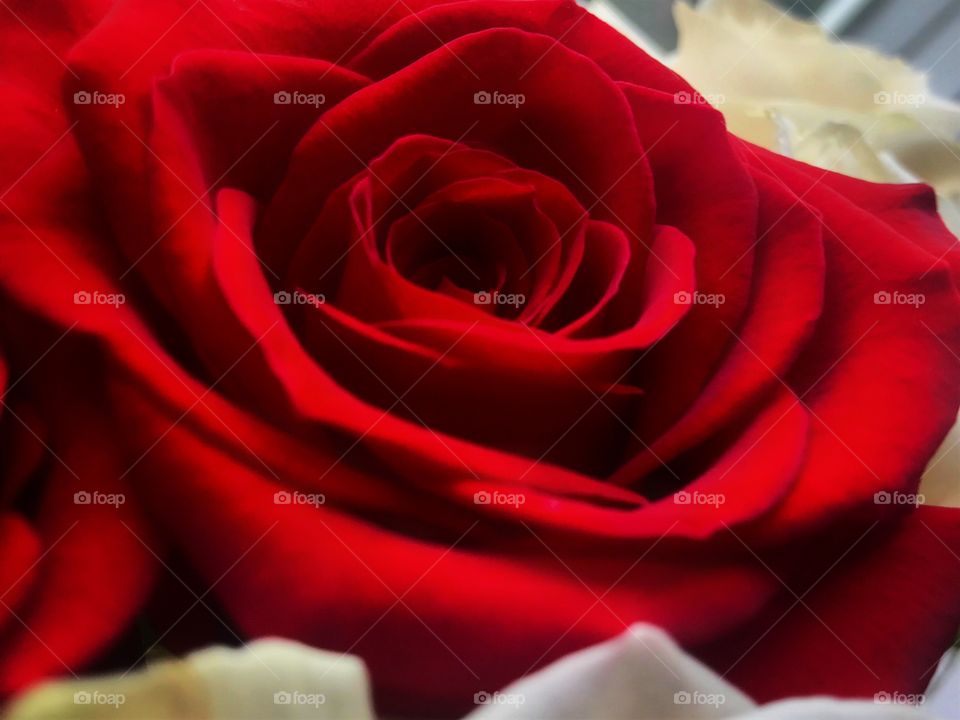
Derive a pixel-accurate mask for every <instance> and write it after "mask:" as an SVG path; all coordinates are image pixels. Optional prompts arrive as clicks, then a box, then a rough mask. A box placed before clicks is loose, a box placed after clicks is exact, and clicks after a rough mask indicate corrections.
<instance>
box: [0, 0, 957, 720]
mask: <svg viewBox="0 0 960 720" xmlns="http://www.w3.org/2000/svg"><path fill="white" fill-rule="evenodd" d="M0 17H2V25H0V27H2V33H3V36H2V45H0V47H2V48H3V55H2V58H3V59H2V64H3V71H4V73H3V76H4V78H5V79H4V83H3V86H2V87H3V93H4V100H5V102H4V108H5V112H4V114H3V118H2V122H3V124H4V126H3V130H4V132H3V133H2V134H0V138H2V140H0V142H2V143H3V154H2V165H0V167H2V173H3V184H2V187H3V188H4V189H3V191H2V193H3V194H2V201H3V204H2V206H0V218H2V222H3V232H2V235H0V247H2V252H3V256H2V262H0V290H2V293H3V298H4V304H3V308H4V313H3V316H2V317H3V325H2V335H0V341H2V343H0V347H2V355H3V366H4V370H5V377H6V391H5V395H4V407H3V415H2V423H3V426H2V441H3V443H4V448H5V452H4V454H3V462H4V470H3V475H2V486H0V487H2V489H3V503H4V505H3V508H4V512H3V515H2V520H0V533H2V538H3V547H4V553H3V556H2V558H3V559H2V562H0V581H2V582H0V596H2V600H3V604H2V606H0V610H2V611H3V612H2V614H0V621H2V628H0V631H2V633H3V636H2V642H0V691H2V692H3V693H4V694H6V695H9V694H12V693H14V692H16V691H18V690H21V689H23V688H25V687H26V686H28V685H30V684H32V683H34V682H36V681H37V680H39V679H42V678H44V677H47V676H50V675H54V674H65V673H67V672H68V671H70V672H80V671H83V670H86V669H89V668H102V667H104V666H108V667H110V668H112V669H117V668H119V669H120V670H123V669H125V668H126V667H129V666H130V665H131V664H132V663H135V662H137V661H138V658H142V657H143V656H146V655H148V654H149V653H150V652H151V650H152V649H153V648H154V647H157V646H160V647H165V648H170V649H174V650H177V651H179V650H185V649H189V648H190V647H195V646H198V645H202V644H206V643H208V642H210V641H211V640H214V639H222V638H224V637H226V638H227V639H228V640H234V641H235V640H237V639H250V638H256V637H261V636H266V635H277V636H281V637H287V638H292V639H296V640H299V641H301V642H304V643H308V644H310V645H313V646H317V647H322V648H328V649H333V650H337V651H343V652H349V653H350V654H353V655H357V656H360V657H361V658H363V660H364V661H365V662H366V663H367V665H368V667H369V669H370V673H371V677H372V683H373V687H374V692H375V694H376V699H377V703H378V709H380V710H381V712H385V713H387V714H400V713H411V714H413V715H418V716H425V715H427V714H442V715H450V716H454V715H456V714H458V713H462V712H463V711H464V709H466V708H469V707H471V706H472V703H473V699H474V696H475V694H476V693H479V692H489V691H491V690H493V689H496V688H500V687H503V686H505V685H506V684H508V683H509V682H511V681H513V680H515V679H516V678H518V677H520V676H521V675H524V674H526V673H528V672H530V671H531V670H533V669H535V668H538V667H541V666H543V665H545V664H546V663H548V662H550V661H551V660H554V659H556V658H558V657H561V656H563V655H565V654H567V653H568V652H571V651H573V650H577V649H579V648H583V647H585V646H587V645H590V644H593V643H596V642H600V641H603V640H606V639H608V638H611V637H613V636H615V635H618V634H620V633H621V632H622V631H623V630H624V629H625V628H627V627H628V626H630V625H631V624H633V623H634V622H646V623H650V624H653V625H657V626H660V627H662V628H664V629H665V630H666V631H667V632H669V633H670V634H671V635H672V636H673V637H675V638H676V639H677V640H678V641H679V642H680V643H681V644H682V645H683V646H684V647H685V648H686V649H687V650H688V651H690V652H691V653H693V654H694V655H695V656H696V657H698V658H700V659H702V660H704V661H705V662H707V663H709V664H710V665H711V666H712V667H713V668H714V669H715V670H716V671H717V672H718V673H719V674H721V675H723V676H725V677H726V679H727V680H729V681H731V682H733V683H734V684H735V685H737V686H739V687H740V688H742V689H743V690H744V691H746V693H747V694H749V695H750V696H752V697H753V698H755V699H757V700H760V701H766V700H770V699H776V698H780V697H786V696H797V695H807V694H813V693H827V694H835V695H841V696H867V697H870V696H873V694H874V693H876V692H881V691H883V692H901V693H916V692H919V691H921V690H922V689H923V688H924V687H925V686H926V684H927V682H928V681H929V677H930V673H931V672H932V670H933V667H934V665H935V663H936V661H937V659H938V658H939V656H940V655H941V654H942V652H943V651H944V650H945V649H946V648H947V647H948V646H949V645H950V643H951V642H952V640H953V638H954V637H955V635H956V631H957V627H958V625H960V590H958V589H960V561H958V559H957V554H956V553H957V551H958V549H960V514H958V512H957V511H955V510H952V509H946V508H937V507H928V506H923V505H922V503H920V502H918V500H919V499H918V498H917V497H916V495H915V494H916V490H917V483H918V480H919V477H920V474H921V472H922V469H923V467H924V465H925V463H926V462H927V460H928V459H929V458H930V456H931V455H932V454H933V452H934V450H935V449H936V447H937V445H938V444H939V442H940V441H941V440H942V439H943V437H944V435H945V434H946V432H947V430H948V429H949V427H950V425H951V423H952V421H953V418H954V417H955V415H956V412H957V408H958V404H960V360H958V357H957V355H958V354H960V297H958V295H957V290H956V284H955V282H956V273H957V270H958V268H960V255H958V252H957V250H956V249H955V248H954V245H955V242H956V241H955V239H954V238H953V237H952V236H951V235H950V234H949V233H948V232H947V230H946V229H945V227H944V226H943V224H942V222H941V221H940V220H939V218H938V216H937V213H936V202H935V197H934V195H933V192H932V191H931V190H930V189H929V188H928V187H926V186H923V185H878V184H872V183H869V182H864V181H861V180H855V179H852V178H849V177H845V176H841V175H837V174H833V173H830V172H828V171H823V170H819V169H816V168H813V167H810V166H807V165H804V164H802V163H800V162H797V161H794V160H789V159H787V158H784V157H781V156H778V155H776V154H773V153H771V152H769V151H767V150H764V149H761V148H759V147H756V146H753V145H750V144H748V143H746V142H744V141H741V140H738V139H737V138H736V137H734V136H731V135H730V134H728V132H727V130H726V128H725V125H724V121H723V119H722V116H721V115H720V114H719V113H718V112H717V111H716V110H714V109H712V108H711V107H710V106H709V105H708V104H707V103H706V102H705V100H704V98H702V97H701V96H699V95H697V94H696V93H695V92H694V91H693V89H692V88H691V87H690V86H689V85H688V84H687V83H686V82H685V81H684V80H683V79H682V78H681V77H679V76H678V75H676V74H675V73H674V72H672V71H671V70H668V69H667V68H665V67H663V66H662V65H661V64H659V63H658V62H656V61H654V60H652V59H651V58H650V57H648V56H647V55H646V54H645V53H643V52H642V51H641V50H639V49H638V48H636V47H635V46H634V45H633V44H631V43H630V42H629V41H627V40H626V39H625V38H623V37H622V36H621V35H619V34H618V33H616V32H615V31H614V30H612V29H611V28H609V27H608V26H606V25H605V24H603V23H602V22H600V21H599V20H597V19H595V18H593V17H592V16H590V15H589V14H587V13H586V12H585V11H584V10H582V9H580V8H579V7H578V6H577V5H575V4H574V3H573V2H565V1H559V0H544V1H540V0H534V1H529V2H516V1H510V2H503V1H496V0H473V1H467V2H452V3H434V2H429V1H427V2H424V1H422V0H417V1H414V0H401V2H398V3H394V4H390V3H388V2H387V1H386V0H364V1H363V2H350V3H347V2H342V3H333V2H319V1H318V0H317V1H314V2H300V3H290V2H280V1H279V0H247V2H243V3H238V2H228V1H227V0H197V1H196V2H193V3H192V4H191V2H188V1H187V0H182V1H174V0H167V1H160V2H158V1H157V0H150V1H147V0H121V1H118V2H116V3H109V2H104V1H102V0H76V1H74V2H70V3H66V2H55V1H53V0H51V1H50V2H46V3H35V2H27V1H26V0H18V1H16V2H14V1H13V0H8V3H6V4H5V11H4V12H3V13H0ZM135 627H139V628H140V629H141V631H140V632H138V631H137V630H135V629H133V628H135ZM144 628H146V632H142V630H143V629H144ZM141 637H142V638H144V639H141ZM398 658H399V659H398Z"/></svg>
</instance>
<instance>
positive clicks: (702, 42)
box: [672, 0, 960, 234]
mask: <svg viewBox="0 0 960 720" xmlns="http://www.w3.org/2000/svg"><path fill="white" fill-rule="evenodd" d="M675 17H676V22H677V27H678V30H679V45H678V49H677V55H676V58H675V60H674V62H673V63H672V65H673V67H674V69H675V70H676V71H677V72H679V73H680V74H681V75H682V76H683V77H685V78H686V79H687V80H688V81H689V82H690V83H691V84H692V85H693V86H694V87H696V88H697V90H699V91H700V92H701V93H702V94H704V95H705V96H707V97H708V99H709V98H711V97H713V98H722V102H719V103H717V104H718V107H719V109H720V110H721V111H722V112H723V114H724V116H725V117H726V119H727V125H728V127H729V128H730V130H731V131H732V132H733V133H734V134H736V135H739V136H740V137H742V138H744V139H746V140H750V141H751V142H754V143H756V144H758V145H762V146H764V147H766V148H769V149H770V150H773V151H776V152H780V153H782V154H784V155H789V156H790V157H795V158H797V159H799V160H803V161H804V162H808V163H810V164H812V165H817V166H819V167H823V168H830V169H832V170H835V171H836V172H841V173H845V174H847V175H853V176H854V177H859V178H863V179H865V180H872V181H874V182H918V181H920V182H925V183H928V184H930V185H932V186H933V187H934V188H935V189H936V191H937V194H938V195H939V197H940V212H941V215H943V217H944V219H945V221H946V222H947V225H948V226H950V228H951V230H953V232H954V234H958V233H960V105H957V104H955V103H952V102H948V101H946V100H942V99H940V98H937V97H935V96H934V95H933V94H932V92H931V91H930V88H929V86H928V83H927V79H926V77H925V76H924V75H922V74H921V73H919V72H917V71H915V70H913V69H911V68H910V67H909V66H908V65H906V64H905V63H903V62H902V61H900V60H897V59H895V58H890V57H886V56H884V55H881V54H879V53H877V52H874V51H872V50H869V49H867V48H863V47H858V46H854V45H847V44H843V43H842V42H839V40H838V39H837V38H836V37H835V36H832V35H830V34H828V32H827V31H826V30H824V29H823V28H821V27H820V26H819V25H816V24H813V23H809V22H803V21H801V20H797V19H795V18H793V17H791V16H789V15H787V14H786V13H784V12H782V11H781V10H780V9H777V8H775V7H773V6H772V5H769V4H767V3H766V2H764V0H703V2H701V3H700V4H699V5H698V6H697V8H696V9H693V8H691V7H689V6H687V5H685V4H683V3H678V4H677V5H676V10H675Z"/></svg>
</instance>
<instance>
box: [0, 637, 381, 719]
mask: <svg viewBox="0 0 960 720" xmlns="http://www.w3.org/2000/svg"><path fill="white" fill-rule="evenodd" d="M5 717H6V718H7V720H72V719H73V718H76V719H77V720H94V719H97V720H99V719H105V718H110V719H112V720H148V719H149V720H263V719H264V718H271V719H273V718H276V719H277V720H281V719H283V718H287V719H293V718H311V719H312V720H324V719H333V718H337V719H338V720H342V719H343V718H350V719H351V720H371V719H372V718H373V713H372V710H371V704H370V694H369V689H368V680H367V673H366V669H365V667H364V665H363V663H362V661H360V660H359V659H358V658H356V657H353V656H350V655H340V654H338V653H331V652H324V651H321V650H315V649H313V648H309V647H306V646H304V645H300V644H299V643H295V642H290V641H286V640H260V641H257V642H254V643H252V644H250V645H248V646H245V647H243V648H239V649H234V648H224V647H214V648H209V649H206V650H201V651H199V652H196V653H194V654H192V655H190V656H189V657H187V658H185V659H183V660H174V661H165V662H162V663H158V664H157V665H154V666H152V667H150V668H148V669H147V670H145V671H142V672H136V673H131V674H130V675H127V676H126V677H102V678H91V679H82V680H75V681H69V682H56V683H51V684H48V685H44V686H41V687H40V688H38V689H36V690H34V691H32V692H30V693H28V694H27V695H26V696H24V697H23V698H21V699H19V700H18V701H17V702H16V703H15V704H14V705H13V707H12V708H11V709H10V711H9V714H8V715H6V716H5Z"/></svg>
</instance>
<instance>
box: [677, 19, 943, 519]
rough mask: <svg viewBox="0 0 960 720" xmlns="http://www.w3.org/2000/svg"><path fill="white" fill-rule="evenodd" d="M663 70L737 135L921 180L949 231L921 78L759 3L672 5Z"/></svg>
mask: <svg viewBox="0 0 960 720" xmlns="http://www.w3.org/2000/svg"><path fill="white" fill-rule="evenodd" d="M675 7H676V10H675V17H676V21H677V27H678V30H679V45H678V48H677V54H676V57H675V59H674V61H673V62H672V63H671V65H672V66H673V68H674V69H675V70H676V71H677V72H679V73H680V74H681V75H682V76H683V77H685V78H686V79H687V80H688V81H689V82H690V83H691V84H692V85H693V86H694V87H696V88H697V90H699V91H700V92H701V94H703V95H704V96H705V97H706V99H707V100H711V101H713V102H715V104H716V105H717V107H718V109H719V110H720V111H722V112H723V114H724V117H725V118H726V120H727V126H728V127H729V128H730V130H731V131H732V132H733V133H734V134H735V135H738V136H740V137H742V138H744V139H745V140H749V141H751V142H753V143H756V144H757V145H762V146H763V147H765V148H768V149H770V150H773V151H775V152H779V153H781V154H783V155H788V156H790V157H794V158H796V159H798V160H802V161H804V162H807V163H810V164H811V165H816V166H818V167H822V168H825V169H830V170H834V171H835V172H840V173H844V174H846V175H852V176H854V177H858V178H862V179H864V180H870V181H873V182H899V183H902V182H925V183H928V184H929V185H932V186H933V188H934V189H935V190H936V191H937V195H938V197H939V210H940V214H941V215H942V216H943V219H944V222H946V224H947V226H948V227H949V228H950V229H951V230H952V231H953V233H954V234H955V235H960V105H957V104H955V103H952V102H948V101H946V100H942V99H940V98H937V97H935V96H934V95H933V94H932V93H931V91H930V89H929V86H928V83H927V79H926V77H925V76H924V75H922V74H921V73H919V72H917V71H915V70H913V69H911V68H910V67H909V66H908V65H906V64H905V63H903V62H902V61H900V60H897V59H895V58H890V57H886V56H884V55H881V54H879V53H877V52H874V51H872V50H869V49H867V48H863V47H858V46H854V45H847V44H843V43H842V42H839V40H838V38H836V37H834V36H831V35H830V34H828V32H827V31H826V30H824V29H823V28H822V27H820V26H819V25H816V24H813V23H809V22H803V21H801V20H797V19H795V18H793V17H791V16H789V15H787V14H786V13H784V12H782V11H781V10H779V9H777V8H775V7H773V6H772V5H770V4H768V3H766V2H765V1H764V0H703V2H701V3H700V4H699V5H698V6H697V8H696V9H693V8H691V7H689V6H687V5H685V4H683V3H678V4H677V5H676V6H675ZM920 492H921V493H922V494H923V495H924V497H925V502H927V503H928V504H931V505H950V506H957V507H960V427H954V429H953V430H952V431H951V432H950V435H949V436H948V437H947V439H946V440H945V441H944V444H943V445H942V446H941V448H940V449H939V450H938V451H937V453H936V455H935V456H934V458H933V460H932V461H931V462H930V465H929V467H928V469H927V472H926V473H925V474H924V479H923V483H922V487H921V489H920Z"/></svg>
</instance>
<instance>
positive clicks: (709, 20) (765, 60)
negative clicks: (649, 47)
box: [674, 0, 930, 112]
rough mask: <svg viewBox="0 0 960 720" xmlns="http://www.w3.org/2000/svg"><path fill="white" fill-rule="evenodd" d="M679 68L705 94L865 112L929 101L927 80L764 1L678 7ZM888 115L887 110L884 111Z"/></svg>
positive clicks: (737, 0)
mask: <svg viewBox="0 0 960 720" xmlns="http://www.w3.org/2000/svg"><path fill="white" fill-rule="evenodd" d="M675 17H676V21H677V26H678V29H679V44H678V49H677V56H676V59H675V61H674V67H675V69H676V70H677V71H678V72H680V74H681V75H683V76H684V77H686V78H687V79H688V80H689V81H690V82H691V83H692V84H693V85H694V86H695V87H696V88H697V89H698V90H700V91H701V92H704V93H709V94H716V93H722V94H725V95H728V96H730V97H743V98H762V99H764V100H770V101H778V100H791V99H793V100H804V101H807V102H811V103H815V104H819V105H824V106H828V107H834V108H845V109H847V110H854V111H859V112H875V111H877V110H878V106H877V99H876V97H875V96H876V95H877V94H878V93H888V94H890V95H891V97H890V98H889V99H890V100H891V101H893V100H896V99H898V98H899V99H903V100H906V99H907V98H909V97H912V96H916V95H921V94H922V95H925V96H926V95H929V94H930V93H929V91H928V88H927V81H926V79H925V78H924V77H923V76H922V75H920V74H919V73H917V72H915V71H913V70H912V69H910V68H909V66H907V65H906V64H905V63H903V62H902V61H900V60H897V59H894V58H888V57H884V56H883V55H880V54H879V53H876V52H874V51H872V50H869V49H866V48H861V47H856V46H853V45H844V44H841V43H836V42H831V39H830V37H829V36H827V35H826V34H825V33H824V32H823V31H822V30H821V29H820V28H818V27H817V26H815V25H813V24H812V23H806V22H802V21H799V20H796V19H794V18H792V17H790V16H789V15H788V14H786V13H783V12H781V11H780V10H778V9H775V8H773V7H772V6H770V5H768V4H766V3H765V2H763V1H762V0H714V2H708V3H706V4H705V5H704V6H703V7H701V8H699V9H697V10H694V9H692V8H690V7H689V6H687V5H685V4H682V3H680V4H678V5H677V6H676V11H675ZM879 109H881V110H882V109H883V108H879Z"/></svg>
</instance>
